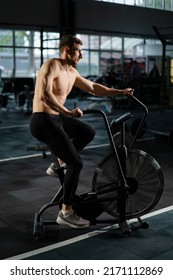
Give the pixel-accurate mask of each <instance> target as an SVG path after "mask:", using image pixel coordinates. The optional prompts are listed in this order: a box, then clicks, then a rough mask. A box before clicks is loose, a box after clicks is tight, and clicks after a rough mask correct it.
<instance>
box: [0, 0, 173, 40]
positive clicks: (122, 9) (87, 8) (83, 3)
mask: <svg viewBox="0 0 173 280" xmlns="http://www.w3.org/2000/svg"><path fill="white" fill-rule="evenodd" d="M1 1H2V2H3V4H2V5H1V16H0V28H3V27H7V26H9V27H10V26H11V27H12V26H14V27H16V26H21V27H22V26H23V27H26V26H28V27H30V28H31V27H33V28H36V29H38V28H39V27H41V28H48V29H50V30H52V31H60V32H63V33H65V32H68V31H70V32H72V31H73V29H75V30H76V31H77V32H82V31H86V32H88V31H96V32H112V33H121V34H130V35H132V34H133V35H142V36H153V35H154V36H155V33H154V31H153V28H152V26H153V25H155V26H157V27H160V26H161V27H168V26H173V12H168V11H161V10H155V9H147V8H146V9H144V8H140V7H133V6H129V5H119V4H113V3H106V2H99V1H92V0H48V1H45V0H29V1H23V0H17V1H14V0H1ZM72 14H73V15H72Z"/></svg>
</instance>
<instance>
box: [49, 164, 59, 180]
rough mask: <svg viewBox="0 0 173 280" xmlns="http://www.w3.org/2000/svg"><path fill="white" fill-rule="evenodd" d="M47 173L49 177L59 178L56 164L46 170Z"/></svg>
mask: <svg viewBox="0 0 173 280" xmlns="http://www.w3.org/2000/svg"><path fill="white" fill-rule="evenodd" d="M46 173H47V175H49V176H53V177H58V173H57V167H56V164H55V163H51V165H50V166H49V167H48V169H47V170H46Z"/></svg>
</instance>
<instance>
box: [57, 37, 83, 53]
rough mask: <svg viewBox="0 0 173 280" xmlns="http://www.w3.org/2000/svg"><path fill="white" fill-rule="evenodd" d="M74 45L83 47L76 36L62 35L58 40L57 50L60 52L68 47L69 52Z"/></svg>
mask: <svg viewBox="0 0 173 280" xmlns="http://www.w3.org/2000/svg"><path fill="white" fill-rule="evenodd" d="M74 44H80V45H83V42H82V41H81V40H80V39H79V38H77V37H76V36H73V35H64V36H63V37H62V38H61V39H60V43H59V50H60V52H62V51H63V49H64V47H69V49H70V50H71V49H72V48H73V46H74Z"/></svg>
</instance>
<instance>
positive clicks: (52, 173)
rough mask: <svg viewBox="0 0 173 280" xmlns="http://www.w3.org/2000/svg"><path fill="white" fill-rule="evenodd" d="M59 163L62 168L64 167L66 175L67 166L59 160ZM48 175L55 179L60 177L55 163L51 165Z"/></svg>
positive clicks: (47, 171)
mask: <svg viewBox="0 0 173 280" xmlns="http://www.w3.org/2000/svg"><path fill="white" fill-rule="evenodd" d="M58 161H59V165H60V168H62V167H64V174H65V173H66V169H65V167H66V164H65V163H64V162H62V161H61V160H60V159H58ZM46 173H47V174H48V175H49V176H53V177H58V168H57V166H56V164H55V163H51V164H50V166H49V167H48V169H47V170H46Z"/></svg>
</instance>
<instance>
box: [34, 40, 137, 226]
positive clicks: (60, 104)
mask: <svg viewBox="0 0 173 280" xmlns="http://www.w3.org/2000/svg"><path fill="white" fill-rule="evenodd" d="M82 45H83V43H82V41H81V40H80V39H78V38H76V37H75V36H72V35H65V36H63V37H62V38H61V40H60V45H59V50H60V57H59V58H51V59H48V60H47V61H46V62H45V63H43V65H42V66H41V68H40V70H39V72H38V74H37V79H36V85H35V93H34V99H33V114H32V116H31V122H30V131H31V133H32V135H33V136H34V137H35V138H37V139H38V140H39V141H41V142H44V143H46V144H47V145H48V147H49V148H50V150H51V152H52V153H53V154H54V155H55V156H56V157H57V158H59V159H61V160H62V161H63V162H64V163H65V164H66V169H67V171H66V174H65V176H64V185H63V204H62V209H61V210H60V211H59V214H58V217H57V223H58V224H66V225H69V226H71V227H75V228H81V227H86V226H88V225H89V221H87V220H85V219H82V218H81V217H78V216H77V215H76V213H75V212H74V210H73V208H72V203H73V197H74V194H75V192H76V189H77V186H78V182H79V175H80V172H81V169H82V166H83V162H82V160H81V157H80V153H79V152H80V151H81V150H82V149H83V148H84V147H85V146H86V145H87V144H88V143H89V142H91V141H92V139H93V137H94V135H95V131H94V129H93V128H92V127H90V126H89V125H87V124H85V123H84V122H82V121H80V120H79V119H76V118H75V117H82V116H83V112H82V110H81V109H80V108H75V109H73V110H69V109H68V108H66V106H65V101H66V99H67V96H68V94H69V93H70V91H71V89H72V87H73V86H76V87H78V88H79V89H81V90H83V91H86V92H89V93H90V94H92V95H94V96H113V95H116V94H122V95H126V94H133V89H131V88H127V89H124V90H119V89H112V88H108V87H105V86H103V85H101V84H98V83H94V82H92V81H89V80H87V79H85V78H83V77H81V76H80V74H79V73H78V71H77V70H76V69H75V66H76V65H77V64H78V62H79V60H80V59H82Z"/></svg>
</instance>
